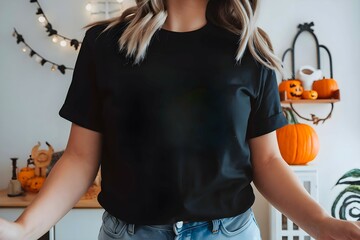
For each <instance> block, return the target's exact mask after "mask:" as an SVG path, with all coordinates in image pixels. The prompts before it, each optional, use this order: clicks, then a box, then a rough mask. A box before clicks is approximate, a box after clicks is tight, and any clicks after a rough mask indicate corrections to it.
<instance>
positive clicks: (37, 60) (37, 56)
mask: <svg viewBox="0 0 360 240" xmlns="http://www.w3.org/2000/svg"><path fill="white" fill-rule="evenodd" d="M35 61H36V62H38V63H40V62H41V61H42V58H41V57H40V56H39V55H35Z"/></svg>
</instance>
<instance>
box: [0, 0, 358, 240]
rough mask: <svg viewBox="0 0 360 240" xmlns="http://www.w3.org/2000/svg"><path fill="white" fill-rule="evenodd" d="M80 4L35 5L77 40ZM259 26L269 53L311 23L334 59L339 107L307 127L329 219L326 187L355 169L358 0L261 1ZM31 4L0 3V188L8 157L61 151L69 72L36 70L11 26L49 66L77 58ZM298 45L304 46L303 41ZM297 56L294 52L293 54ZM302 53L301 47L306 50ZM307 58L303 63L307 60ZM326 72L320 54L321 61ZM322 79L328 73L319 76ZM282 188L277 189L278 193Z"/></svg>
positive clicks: (260, 207) (263, 211)
mask: <svg viewBox="0 0 360 240" xmlns="http://www.w3.org/2000/svg"><path fill="white" fill-rule="evenodd" d="M86 2H87V1H71V0H62V1H55V0H52V1H40V3H41V4H42V7H43V9H44V10H45V13H46V15H47V16H48V17H49V18H50V22H52V23H53V27H54V28H56V29H57V30H59V31H60V33H63V34H64V35H66V36H71V37H74V38H78V39H81V38H82V36H83V33H84V31H83V30H81V27H82V26H84V25H85V24H86V23H88V22H90V21H91V20H92V19H91V18H90V17H89V15H88V14H87V12H86V11H85V10H84V7H85V4H86ZM262 2H263V4H262V7H261V14H260V16H259V25H260V26H262V27H263V28H264V29H265V30H266V31H267V32H268V34H269V35H270V37H271V38H272V41H273V44H274V47H275V50H276V53H277V54H278V56H281V55H282V53H283V52H284V51H285V50H286V49H287V48H289V47H290V46H291V43H292V40H293V37H294V35H295V34H296V32H297V25H298V24H299V23H304V22H310V21H314V23H315V27H314V29H315V34H316V35H317V36H318V39H319V41H320V43H321V44H324V45H326V46H327V47H328V48H329V49H330V51H331V53H332V56H333V66H334V78H335V79H336V80H337V81H338V83H339V86H340V89H341V102H339V103H336V104H335V110H334V113H333V116H332V118H331V119H330V120H328V121H327V122H326V123H325V124H320V125H319V126H314V128H315V129H316V131H317V133H318V135H319V138H320V143H321V149H320V152H319V155H318V157H317V159H316V160H315V161H314V162H313V164H316V165H317V166H318V167H319V196H320V204H321V205H322V206H323V207H324V208H325V209H326V210H327V211H328V212H329V211H330V207H331V204H332V202H333V200H334V198H335V196H336V195H337V193H338V192H339V189H337V188H334V189H332V187H333V186H334V184H335V182H336V180H337V179H338V178H339V177H340V176H341V175H342V174H343V173H344V172H346V171H347V170H349V169H352V168H355V167H360V159H359V157H358V156H360V137H359V136H360V124H359V123H360V122H359V119H360V107H359V106H360V94H359V93H358V92H359V89H360V80H359V79H358V78H359V77H358V75H357V74H358V68H359V66H360V50H359V43H360V14H359V10H360V1H358V0H345V1H344V0H342V1H341V0H317V1H312V0H291V1H288V0H263V1H262ZM35 11H36V5H35V4H31V3H29V1H11V0H2V1H1V2H0V81H1V82H0V114H1V115H0V116H1V117H0V189H2V188H5V187H6V186H7V183H8V180H9V179H10V177H11V167H10V166H11V164H10V160H9V158H10V157H14V156H16V157H19V162H18V165H19V166H20V167H22V166H24V165H25V162H26V159H27V157H28V155H29V154H30V151H31V148H32V146H33V145H35V144H36V142H37V141H41V142H42V145H43V147H44V146H45V141H48V142H50V143H51V144H52V145H53V146H54V148H55V150H62V149H63V148H64V147H65V144H66V141H67V137H68V132H69V127H70V123H69V122H67V121H65V120H63V119H62V118H60V117H59V116H58V111H59V109H60V107H61V105H62V103H63V100H64V98H65V94H66V92H67V89H68V87H69V84H70V80H71V72H69V73H68V74H66V75H62V74H61V73H59V72H51V71H50V70H49V68H50V66H49V65H47V66H46V67H41V66H40V65H39V64H38V63H36V62H35V61H34V60H33V59H31V58H30V57H28V56H25V55H24V54H23V53H22V52H21V48H20V47H19V46H18V45H17V44H16V43H15V39H14V38H13V37H12V36H11V34H12V31H13V27H16V28H17V29H18V31H19V32H20V33H21V34H23V36H24V38H25V40H26V41H27V42H28V43H29V44H30V45H31V46H32V47H33V48H34V49H35V50H37V51H39V53H41V54H42V55H44V57H46V58H48V59H49V60H54V61H56V62H59V63H64V64H66V65H68V66H72V65H73V63H74V61H75V58H76V52H74V51H73V50H71V48H66V49H62V48H61V47H59V46H57V45H54V44H53V43H51V41H50V40H49V39H48V37H47V36H46V33H45V32H44V28H43V27H42V26H41V25H40V24H39V23H38V22H37V20H36V17H35ZM301 41H302V42H301V43H299V45H297V46H300V45H301V44H304V45H303V46H306V47H309V46H310V45H309V44H308V43H307V41H306V38H304V39H302V40H301ZM298 49H300V47H299V48H298ZM306 49H308V48H306ZM298 52H299V55H298V57H299V65H300V64H302V65H304V64H314V63H313V62H312V61H313V57H314V55H313V54H312V53H311V51H307V52H301V50H299V51H298ZM309 56H310V57H309ZM323 59H324V60H323V64H324V65H326V63H327V62H326V60H325V59H326V55H324V57H323ZM325 73H326V74H327V71H325ZM297 109H298V110H299V111H300V112H302V113H304V115H307V114H309V113H316V114H317V115H319V116H324V115H325V114H327V112H328V110H329V106H328V105H316V106H305V105H299V106H297ZM280 187H281V186H280ZM255 211H256V215H257V218H258V221H259V222H260V225H261V229H262V232H263V237H264V239H265V240H266V239H268V236H269V235H268V232H269V229H268V224H269V222H268V219H269V218H268V205H267V204H266V202H265V201H264V200H263V199H262V198H261V196H258V198H257V202H256V205H255Z"/></svg>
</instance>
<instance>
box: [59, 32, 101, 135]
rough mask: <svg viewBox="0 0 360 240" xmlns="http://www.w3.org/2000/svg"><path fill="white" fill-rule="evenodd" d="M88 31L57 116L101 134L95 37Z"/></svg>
mask: <svg viewBox="0 0 360 240" xmlns="http://www.w3.org/2000/svg"><path fill="white" fill-rule="evenodd" d="M90 30H91V29H90ZM90 30H88V31H87V32H86V34H85V37H84V39H83V42H82V45H81V48H80V51H79V55H78V57H77V60H76V64H75V68H74V73H73V77H72V81H71V84H70V87H69V90H68V92H67V95H66V98H65V102H64V104H63V106H62V107H61V109H60V111H59V115H60V116H61V117H63V118H65V119H67V120H69V121H71V122H73V123H75V124H77V125H79V126H81V127H84V128H87V129H90V130H93V131H97V132H101V105H102V104H101V99H100V94H99V89H98V86H97V82H96V66H95V61H94V42H95V36H94V34H90V33H89V31H90Z"/></svg>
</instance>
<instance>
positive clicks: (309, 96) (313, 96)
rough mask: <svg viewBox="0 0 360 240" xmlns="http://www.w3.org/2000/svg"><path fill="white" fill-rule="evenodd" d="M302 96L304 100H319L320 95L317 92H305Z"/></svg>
mask: <svg viewBox="0 0 360 240" xmlns="http://www.w3.org/2000/svg"><path fill="white" fill-rule="evenodd" d="M301 96H302V98H304V99H311V100H315V99H317V98H318V93H317V91H315V90H305V91H304V92H303V93H302V95H301Z"/></svg>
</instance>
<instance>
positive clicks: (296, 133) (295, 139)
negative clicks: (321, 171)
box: [276, 108, 319, 165]
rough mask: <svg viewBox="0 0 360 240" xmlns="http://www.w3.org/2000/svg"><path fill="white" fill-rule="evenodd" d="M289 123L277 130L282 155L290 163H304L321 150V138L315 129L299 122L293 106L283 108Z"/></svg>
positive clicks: (312, 158)
mask: <svg viewBox="0 0 360 240" xmlns="http://www.w3.org/2000/svg"><path fill="white" fill-rule="evenodd" d="M283 111H284V113H285V115H286V118H287V119H288V122H289V124H288V125H286V126H284V127H282V128H280V129H277V130H276V136H277V140H278V145H279V149H280V153H281V156H282V157H283V159H284V160H285V161H286V162H287V163H288V164H289V165H303V164H306V163H308V162H310V161H312V160H314V158H315V157H316V155H317V154H318V152H319V138H318V136H317V134H316V132H315V130H314V129H313V128H312V127H311V126H309V125H307V124H303V123H299V122H298V120H297V119H296V117H295V115H294V113H293V111H292V110H291V108H283Z"/></svg>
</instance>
